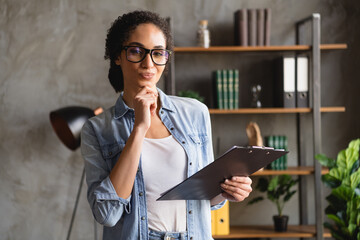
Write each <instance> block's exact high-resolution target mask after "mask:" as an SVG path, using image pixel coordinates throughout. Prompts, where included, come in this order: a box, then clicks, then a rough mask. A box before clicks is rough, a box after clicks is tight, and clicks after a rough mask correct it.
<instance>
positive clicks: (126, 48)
mask: <svg viewBox="0 0 360 240" xmlns="http://www.w3.org/2000/svg"><path fill="white" fill-rule="evenodd" d="M130 47H137V48H141V49H144V50H145V54H144V56H143V58H142V59H140V60H139V61H131V60H129V58H128V56H127V50H128V48H130ZM122 50H125V55H126V60H128V61H129V62H132V63H139V62H142V61H143V60H144V59H145V58H146V55H148V54H150V57H151V61H153V63H154V64H156V65H158V66H164V65H166V64H167V63H168V62H169V59H170V57H171V54H172V51H171V50H168V49H164V48H153V49H148V48H144V47H140V46H123V47H122ZM155 50H164V51H166V52H167V53H168V54H169V57H168V59H167V60H166V63H164V64H158V63H156V62H155V61H154V59H153V56H152V53H153V51H155Z"/></svg>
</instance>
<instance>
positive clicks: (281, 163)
mask: <svg viewBox="0 0 360 240" xmlns="http://www.w3.org/2000/svg"><path fill="white" fill-rule="evenodd" d="M278 138H279V146H278V149H284V136H278ZM276 161H278V167H279V170H284V158H283V157H280V158H279V159H277V160H276Z"/></svg>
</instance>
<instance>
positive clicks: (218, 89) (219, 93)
mask: <svg viewBox="0 0 360 240" xmlns="http://www.w3.org/2000/svg"><path fill="white" fill-rule="evenodd" d="M213 76H214V77H213V79H214V80H213V81H214V89H215V91H214V92H215V96H216V107H217V108H218V109H224V102H223V101H224V98H223V89H222V88H223V82H222V71H221V70H216V71H215V72H214V73H213Z"/></svg>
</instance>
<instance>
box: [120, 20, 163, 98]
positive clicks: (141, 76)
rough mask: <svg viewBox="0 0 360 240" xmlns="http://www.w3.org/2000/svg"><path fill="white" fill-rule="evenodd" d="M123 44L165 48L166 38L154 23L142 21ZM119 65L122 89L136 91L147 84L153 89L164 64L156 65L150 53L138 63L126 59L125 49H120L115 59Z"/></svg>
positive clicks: (147, 47)
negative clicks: (122, 77)
mask: <svg viewBox="0 0 360 240" xmlns="http://www.w3.org/2000/svg"><path fill="white" fill-rule="evenodd" d="M124 46H139V47H143V48H146V49H154V48H157V49H158V48H162V49H165V48H166V40H165V37H164V34H163V32H162V31H161V30H160V29H159V28H158V27H157V26H155V25H154V24H151V23H143V24H140V25H138V26H137V27H136V28H135V30H134V31H133V32H132V33H131V34H130V37H129V39H128V40H127V41H126V42H125V43H124ZM116 64H117V65H120V66H121V69H122V71H123V76H124V91H129V90H130V91H136V92H137V91H138V90H139V88H143V87H145V86H148V87H150V88H153V89H155V88H156V84H157V82H158V81H159V79H160V77H161V74H162V73H163V71H164V68H165V66H159V65H156V64H155V63H154V62H153V61H152V60H151V56H150V54H146V57H145V58H144V60H142V61H141V62H138V63H133V62H129V61H128V60H127V59H126V51H125V50H122V51H121V54H120V56H119V58H118V60H117V61H116Z"/></svg>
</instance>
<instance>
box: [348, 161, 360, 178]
mask: <svg viewBox="0 0 360 240" xmlns="http://www.w3.org/2000/svg"><path fill="white" fill-rule="evenodd" d="M359 167H360V159H358V160H356V161H355V162H354V164H353V166H352V168H351V171H350V175H351V174H353V173H354V172H356V171H357V170H358V169H359Z"/></svg>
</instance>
